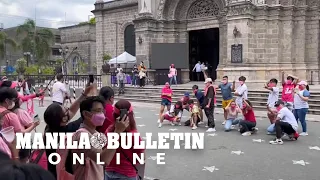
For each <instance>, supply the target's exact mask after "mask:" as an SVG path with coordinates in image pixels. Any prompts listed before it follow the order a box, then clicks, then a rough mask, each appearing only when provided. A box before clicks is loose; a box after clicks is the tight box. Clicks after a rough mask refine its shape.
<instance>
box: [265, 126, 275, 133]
mask: <svg viewBox="0 0 320 180" xmlns="http://www.w3.org/2000/svg"><path fill="white" fill-rule="evenodd" d="M267 132H268V133H275V132H276V129H275V124H271V125H270V126H269V127H268V128H267Z"/></svg>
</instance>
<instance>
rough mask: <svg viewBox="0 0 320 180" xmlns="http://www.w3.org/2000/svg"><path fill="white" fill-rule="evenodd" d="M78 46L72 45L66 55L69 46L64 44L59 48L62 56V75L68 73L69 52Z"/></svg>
mask: <svg viewBox="0 0 320 180" xmlns="http://www.w3.org/2000/svg"><path fill="white" fill-rule="evenodd" d="M77 49H78V47H74V48H73V49H72V51H71V52H70V53H69V55H68V56H67V54H68V52H69V48H68V47H67V46H66V47H61V48H60V49H59V52H60V53H61V55H62V58H63V63H62V73H63V74H64V75H67V74H68V59H69V57H70V56H71V54H72V53H73V52H74V51H75V50H77Z"/></svg>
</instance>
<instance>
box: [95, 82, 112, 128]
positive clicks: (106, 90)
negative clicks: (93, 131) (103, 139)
mask: <svg viewBox="0 0 320 180" xmlns="http://www.w3.org/2000/svg"><path fill="white" fill-rule="evenodd" d="M100 96H102V97H103V98H104V99H105V106H104V113H105V116H106V119H105V121H104V123H103V125H102V126H99V127H97V131H99V132H101V133H105V132H106V130H107V129H108V128H109V127H110V126H111V125H112V124H114V123H115V119H114V118H113V103H114V91H113V89H112V88H111V87H109V86H105V87H102V88H101V89H100Z"/></svg>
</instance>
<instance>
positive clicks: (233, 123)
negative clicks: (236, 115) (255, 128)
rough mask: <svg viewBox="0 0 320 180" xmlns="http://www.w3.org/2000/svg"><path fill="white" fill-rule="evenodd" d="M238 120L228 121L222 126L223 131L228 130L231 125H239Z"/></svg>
mask: <svg viewBox="0 0 320 180" xmlns="http://www.w3.org/2000/svg"><path fill="white" fill-rule="evenodd" d="M239 122H240V120H239V119H228V120H227V121H226V124H225V125H224V129H225V130H226V131H228V130H230V129H231V125H237V124H239Z"/></svg>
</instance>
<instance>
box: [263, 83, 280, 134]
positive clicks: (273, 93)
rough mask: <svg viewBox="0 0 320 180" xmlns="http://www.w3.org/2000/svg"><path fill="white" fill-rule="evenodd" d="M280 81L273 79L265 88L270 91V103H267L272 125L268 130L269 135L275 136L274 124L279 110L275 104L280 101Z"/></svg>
mask: <svg viewBox="0 0 320 180" xmlns="http://www.w3.org/2000/svg"><path fill="white" fill-rule="evenodd" d="M277 84H278V80H277V79H274V78H273V79H271V80H270V81H269V82H268V84H266V85H265V86H264V88H265V89H267V90H269V96H268V102H267V105H268V106H267V109H268V114H267V115H268V118H269V120H270V123H271V125H270V126H269V127H268V128H267V132H268V134H273V133H274V132H275V130H274V123H275V120H276V118H277V110H276V109H275V108H274V105H275V103H276V102H277V101H278V99H279V92H280V90H279V88H278V87H277Z"/></svg>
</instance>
